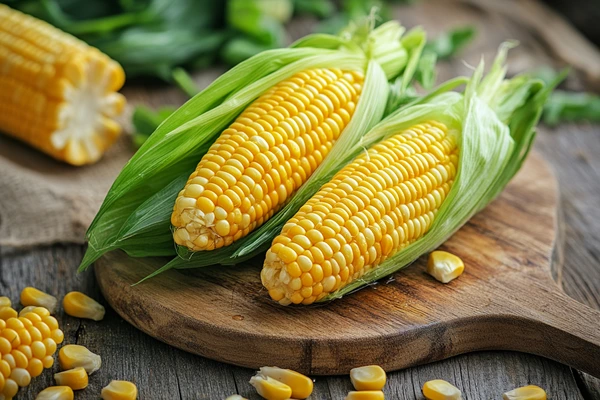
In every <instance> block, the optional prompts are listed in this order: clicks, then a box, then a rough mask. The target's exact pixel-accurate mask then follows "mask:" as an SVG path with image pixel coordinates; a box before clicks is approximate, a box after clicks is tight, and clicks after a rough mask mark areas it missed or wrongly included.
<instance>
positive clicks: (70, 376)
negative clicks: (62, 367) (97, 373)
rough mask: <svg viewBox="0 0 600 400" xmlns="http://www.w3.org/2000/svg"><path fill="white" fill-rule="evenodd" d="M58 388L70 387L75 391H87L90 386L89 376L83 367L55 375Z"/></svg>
mask: <svg viewBox="0 0 600 400" xmlns="http://www.w3.org/2000/svg"><path fill="white" fill-rule="evenodd" d="M54 380H55V381H56V384H57V385H58V386H68V387H70V388H71V389H73V390H80V389H85V388H86V387H87V385H88V374H87V372H85V369H83V368H82V367H78V368H73V369H70V370H68V371H63V372H59V373H56V374H54Z"/></svg>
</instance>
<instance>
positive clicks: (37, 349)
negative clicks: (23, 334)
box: [31, 340, 48, 360]
mask: <svg viewBox="0 0 600 400" xmlns="http://www.w3.org/2000/svg"><path fill="white" fill-rule="evenodd" d="M31 352H32V353H33V356H34V357H35V358H37V359H38V360H43V359H44V357H46V356H47V355H48V354H47V353H48V352H47V350H46V345H44V342H42V341H39V340H36V341H35V342H31Z"/></svg>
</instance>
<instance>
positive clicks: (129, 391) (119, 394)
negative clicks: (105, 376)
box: [100, 381, 137, 400]
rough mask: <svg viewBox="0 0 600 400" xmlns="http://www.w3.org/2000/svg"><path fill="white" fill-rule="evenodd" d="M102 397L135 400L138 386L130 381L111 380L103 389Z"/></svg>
mask: <svg viewBox="0 0 600 400" xmlns="http://www.w3.org/2000/svg"><path fill="white" fill-rule="evenodd" d="M100 397H102V399H104V400H135V399H136V398H137V387H136V386H135V385H134V384H133V383H131V382H128V381H111V382H110V383H109V384H108V386H105V387H104V388H103V389H102V395H101V396H100Z"/></svg>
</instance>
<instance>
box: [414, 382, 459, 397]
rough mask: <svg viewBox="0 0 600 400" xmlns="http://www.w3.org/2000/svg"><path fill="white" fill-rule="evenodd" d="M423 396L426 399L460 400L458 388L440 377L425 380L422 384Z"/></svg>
mask: <svg viewBox="0 0 600 400" xmlns="http://www.w3.org/2000/svg"><path fill="white" fill-rule="evenodd" d="M423 396H425V398H426V399H427V400H461V399H462V394H461V392H460V390H458V388H457V387H456V386H454V385H452V384H451V383H448V382H446V381H444V380H442V379H435V380H433V381H428V382H425V384H424V385H423Z"/></svg>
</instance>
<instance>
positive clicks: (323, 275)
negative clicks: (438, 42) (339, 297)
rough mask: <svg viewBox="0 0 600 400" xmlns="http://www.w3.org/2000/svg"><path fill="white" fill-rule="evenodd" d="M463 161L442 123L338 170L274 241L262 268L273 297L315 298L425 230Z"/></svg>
mask: <svg viewBox="0 0 600 400" xmlns="http://www.w3.org/2000/svg"><path fill="white" fill-rule="evenodd" d="M457 167H458V148H457V146H456V139H455V137H454V136H453V135H452V134H451V133H449V132H448V129H447V128H446V126H445V125H444V124H442V123H439V122H435V121H430V122H427V123H423V124H419V125H416V126H413V127H412V128H410V129H407V130H405V131H404V132H401V133H399V134H397V135H395V136H392V137H391V138H389V139H387V140H384V141H382V142H380V143H379V144H377V145H375V146H373V147H372V148H371V149H369V150H368V152H366V153H365V154H362V155H361V156H359V157H357V158H356V159H355V160H354V161H353V162H352V163H350V164H348V165H347V166H346V167H344V168H343V169H342V170H340V171H339V172H338V173H337V174H336V175H335V176H334V178H333V180H332V181H331V182H329V183H327V184H326V185H324V186H323V187H322V188H321V190H320V191H319V192H318V193H317V194H315V195H314V196H313V197H312V198H311V199H310V200H309V201H308V202H307V203H306V204H305V205H304V206H303V207H302V208H301V209H300V210H299V211H298V213H297V214H296V215H295V216H294V218H292V219H290V220H289V221H288V223H286V225H285V226H284V227H283V229H282V231H281V234H280V235H279V236H277V237H276V238H275V239H274V240H273V244H272V246H271V248H270V249H269V251H268V252H267V255H266V261H265V265H264V268H263V270H262V273H261V279H262V283H263V285H264V286H265V287H266V288H267V289H268V290H269V294H270V296H271V297H272V298H273V300H276V301H278V302H279V303H281V304H283V305H287V304H290V303H294V304H299V303H302V304H311V303H313V302H314V301H317V300H320V299H322V298H323V297H325V296H327V295H328V294H330V293H332V292H334V291H336V290H338V289H340V288H342V287H344V286H345V285H347V284H349V283H350V282H352V281H354V280H356V279H359V278H360V277H361V276H362V275H364V274H365V273H366V272H368V271H369V270H371V269H373V268H376V267H377V265H378V264H380V263H381V262H383V261H384V260H385V259H386V258H387V257H389V256H391V255H393V254H394V253H396V252H398V251H400V250H402V249H403V248H404V247H406V246H408V245H409V244H410V243H412V242H414V241H415V240H417V239H419V238H420V237H422V236H423V235H424V234H425V233H426V232H427V230H428V229H429V228H430V227H431V225H432V223H433V220H434V218H435V214H436V212H437V210H438V209H439V208H440V206H441V204H442V202H443V201H444V199H445V197H446V195H447V194H448V192H449V191H450V188H451V186H452V183H453V180H454V177H455V174H456V171H457Z"/></svg>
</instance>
